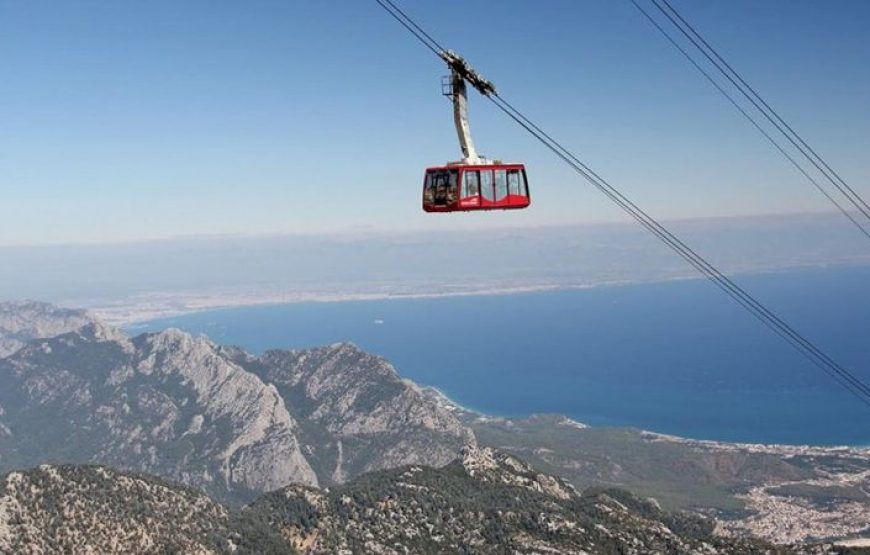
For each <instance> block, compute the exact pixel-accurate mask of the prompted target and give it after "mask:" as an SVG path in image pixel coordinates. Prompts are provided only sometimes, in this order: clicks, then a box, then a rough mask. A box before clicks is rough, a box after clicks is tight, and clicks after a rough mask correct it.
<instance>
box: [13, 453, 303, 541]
mask: <svg viewBox="0 0 870 555" xmlns="http://www.w3.org/2000/svg"><path fill="white" fill-rule="evenodd" d="M217 552H222V553H229V552H236V553H275V554H278V553H288V554H289V553H292V550H291V549H290V548H289V546H288V545H287V544H286V543H285V542H284V541H282V540H281V538H280V536H279V535H278V534H277V533H276V532H274V531H272V530H270V529H269V528H268V527H267V526H266V525H263V524H260V523H257V522H254V521H251V520H246V519H242V518H239V517H238V516H236V515H234V514H233V513H231V512H230V511H229V510H228V509H227V508H226V507H224V506H222V505H220V504H218V503H216V502H214V501H212V500H211V499H209V498H208V497H207V496H205V495H204V494H203V493H201V492H197V491H194V490H192V489H188V488H185V487H182V486H179V485H177V484H170V483H167V482H165V481H163V480H160V479H158V478H154V477H150V476H146V475H139V474H129V473H121V472H118V471H117V470H113V469H111V468H105V467H97V466H74V465H61V466H49V465H43V466H40V467H39V468H35V469H32V470H28V471H25V472H11V473H9V474H8V475H6V476H5V477H4V478H3V479H2V481H0V553H107V554H108V553H217Z"/></svg>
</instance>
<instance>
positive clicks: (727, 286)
mask: <svg viewBox="0 0 870 555" xmlns="http://www.w3.org/2000/svg"><path fill="white" fill-rule="evenodd" d="M376 1H377V2H378V4H380V5H381V7H383V8H384V9H385V10H387V11H389V12H390V14H391V15H392V16H393V17H395V18H396V19H399V15H400V16H401V17H402V18H404V19H405V20H406V22H402V21H401V20H400V23H402V24H403V26H404V27H405V28H406V29H408V30H409V31H410V32H411V33H412V34H413V35H414V36H415V37H417V38H418V39H419V40H421V42H424V44H426V46H427V47H429V48H430V50H432V47H431V45H430V44H429V43H426V42H425V41H424V40H423V39H422V38H421V36H424V37H428V38H429V40H430V41H431V44H434V45H437V43H436V42H435V41H434V40H433V39H431V37H429V35H428V34H426V33H425V32H424V31H423V30H422V29H421V28H420V27H419V26H418V25H417V24H416V23H414V22H413V20H411V18H410V17H409V16H408V15H407V14H405V13H404V12H402V11H401V10H398V8H396V11H397V12H398V14H399V15H396V13H394V12H393V11H390V10H389V9H387V7H386V6H385V5H384V2H387V3H389V4H390V5H391V6H393V7H395V5H394V4H393V3H392V2H391V1H390V0H376ZM412 29H416V30H417V32H414V30H412ZM436 55H438V56H439V57H440V53H439V52H436ZM486 97H487V98H489V99H490V100H491V101H492V102H493V104H495V105H496V107H498V108H499V109H500V110H501V111H502V112H504V113H505V114H506V115H507V116H508V117H510V118H511V119H513V120H514V121H515V122H516V123H517V124H519V125H520V126H521V127H522V128H523V129H525V130H526V131H527V132H528V133H529V134H531V135H532V136H533V137H534V138H535V139H537V140H538V141H539V142H541V143H542V144H543V145H544V146H546V147H547V148H548V149H549V150H551V151H552V152H553V153H554V154H555V155H556V156H557V157H558V158H560V159H561V160H562V161H563V162H565V163H566V164H567V165H568V166H569V167H571V168H572V169H574V170H575V171H576V172H577V173H579V174H580V175H581V176H582V177H584V178H585V179H586V180H587V181H589V183H590V184H592V185H593V186H594V187H595V188H596V189H598V190H599V191H600V192H601V193H603V194H604V195H605V196H606V197H607V198H609V199H610V200H611V201H613V202H614V203H615V204H616V205H617V206H619V207H620V208H621V209H622V210H624V211H625V212H626V213H627V214H629V215H630V216H631V217H632V218H634V219H635V220H636V221H637V222H638V223H640V224H641V225H642V226H643V227H644V228H646V229H647V230H648V231H650V232H651V233H652V234H653V235H655V236H656V237H657V238H658V239H659V240H661V241H662V242H663V243H664V244H665V245H667V246H668V247H670V248H671V249H672V250H673V251H674V252H676V253H677V254H678V255H680V257H682V258H683V259H684V260H686V262H688V263H689V264H690V265H691V266H692V267H694V268H695V269H696V270H698V272H700V273H701V274H702V275H704V276H705V277H707V278H708V279H710V280H711V281H712V282H713V283H714V284H715V285H716V286H717V287H719V288H720V289H721V290H722V291H724V292H725V293H726V294H728V295H729V296H730V297H731V298H732V299H733V300H734V301H736V302H737V303H738V304H739V305H741V306H742V307H743V308H745V309H746V310H747V311H748V312H749V313H750V314H752V315H753V316H754V317H755V318H757V319H758V320H759V321H761V323H763V324H764V325H765V326H766V327H768V328H769V329H771V330H772V331H773V332H775V333H776V334H777V335H779V336H780V337H781V338H782V339H784V340H785V341H786V342H787V343H789V344H790V345H792V347H794V348H795V349H796V350H797V351H798V352H800V353H801V354H802V355H804V356H805V357H806V358H807V359H808V360H810V362H812V363H813V364H814V365H815V366H817V367H818V368H820V369H821V370H823V371H824V372H825V373H827V374H828V375H829V376H831V377H832V378H833V379H834V380H835V381H837V382H838V383H839V384H840V385H842V386H843V387H844V388H846V389H847V390H848V391H849V392H851V393H852V394H853V395H855V396H856V397H857V398H858V399H859V400H861V401H862V402H863V403H864V404H866V405H867V406H868V407H870V387H868V386H867V385H866V384H865V383H863V382H862V381H861V380H860V379H859V378H858V377H856V376H855V375H853V374H852V373H851V372H849V371H848V370H847V369H845V368H843V367H842V366H840V365H839V364H838V363H837V362H835V361H834V360H833V359H831V358H830V357H829V356H828V355H827V354H826V353H824V351H822V350H821V349H819V348H818V347H817V346H816V345H815V344H813V343H812V342H810V341H809V340H808V339H806V338H805V337H803V336H802V335H800V334H799V333H798V332H797V331H796V330H794V329H793V328H792V327H791V326H789V325H788V324H787V323H786V322H785V321H784V320H782V319H781V318H780V317H779V316H777V315H776V314H774V313H773V312H772V311H770V310H769V309H768V308H767V307H765V306H764V305H762V304H761V303H760V302H759V301H758V300H756V299H755V298H754V297H752V296H751V295H750V294H749V293H747V292H746V291H745V290H744V289H742V288H741V287H740V286H738V285H737V284H736V283H734V282H733V281H732V280H731V279H729V278H728V277H727V276H725V275H724V274H723V273H722V272H721V271H719V270H718V269H717V268H716V267H715V266H713V265H712V264H710V263H709V262H707V260H705V259H704V258H703V257H702V256H701V255H699V254H698V253H697V252H695V251H694V250H692V249H691V248H690V247H688V246H687V245H686V244H685V243H683V242H682V241H681V240H680V239H678V238H677V237H676V236H675V235H674V234H673V233H671V232H670V231H669V230H668V229H667V228H665V227H664V226H663V225H662V224H661V223H659V222H658V221H657V220H656V219H655V218H653V217H652V216H650V215H649V214H647V213H646V212H644V211H643V210H641V209H640V208H639V207H638V206H637V205H636V204H634V203H633V202H632V201H630V200H629V199H628V198H627V197H625V196H624V195H623V194H622V193H620V192H619V190H617V189H616V188H615V187H613V186H612V185H610V184H609V183H608V182H607V181H606V180H604V179H603V178H602V177H601V176H600V175H598V174H597V173H595V172H594V171H593V170H592V169H591V168H589V166H587V165H586V164H584V163H583V162H582V161H581V160H580V159H579V158H578V157H577V156H575V155H574V154H572V153H571V152H570V151H569V150H568V149H566V148H565V147H564V146H562V144H561V143H559V142H558V141H556V140H555V139H553V138H552V137H551V136H550V135H548V134H547V133H546V132H544V131H543V130H542V129H541V128H540V127H539V126H538V125H536V124H535V123H534V122H533V121H532V120H530V119H529V118H528V117H526V116H525V115H524V114H523V113H522V112H520V111H519V110H517V109H516V108H514V107H513V106H512V105H511V104H510V103H508V102H507V101H506V100H505V99H504V98H503V97H502V96H501V95H499V94H492V95H486Z"/></svg>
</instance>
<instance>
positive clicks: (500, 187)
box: [495, 170, 511, 201]
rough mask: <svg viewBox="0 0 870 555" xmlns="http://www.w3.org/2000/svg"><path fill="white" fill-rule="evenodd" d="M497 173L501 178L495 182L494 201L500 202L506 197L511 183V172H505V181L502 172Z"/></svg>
mask: <svg viewBox="0 0 870 555" xmlns="http://www.w3.org/2000/svg"><path fill="white" fill-rule="evenodd" d="M499 173H501V176H502V178H501V179H498V178H496V180H495V200H496V201H500V200H504V199H505V197H506V196H507V195H508V187H509V186H510V181H511V170H508V172H507V179H505V178H504V172H503V171H501V172H499Z"/></svg>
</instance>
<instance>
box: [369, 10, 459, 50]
mask: <svg viewBox="0 0 870 555" xmlns="http://www.w3.org/2000/svg"><path fill="white" fill-rule="evenodd" d="M375 2H377V3H378V4H380V6H381V7H382V8H383V9H384V10H385V11H386V12H387V13H388V14H390V15H391V16H393V18H395V20H396V21H398V22H399V23H401V24H402V26H403V27H404V28H405V29H407V30H408V32H410V33H411V34H412V35H414V36H415V37H416V38H417V40H419V41H420V42H422V43H423V46H425V47H426V48H428V49H429V50H431V51H432V52H434V53H435V55H436V56H438V57H439V58H440V57H441V52H443V51H444V50H445V49H444V48H443V47H442V46H441V45H440V44H438V42H437V41H436V40H435V39H433V38H432V37H431V36H430V35H429V33H427V32H426V31H424V30H423V29H422V28H421V27H420V26H419V25H417V24H416V23H415V22H414V20H413V19H411V18H410V17H408V15H407V14H406V13H405V12H403V11H402V10H401V8H399V7H398V6H396V5H395V4H393V2H391V0H375Z"/></svg>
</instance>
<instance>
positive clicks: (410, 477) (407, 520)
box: [0, 447, 829, 555]
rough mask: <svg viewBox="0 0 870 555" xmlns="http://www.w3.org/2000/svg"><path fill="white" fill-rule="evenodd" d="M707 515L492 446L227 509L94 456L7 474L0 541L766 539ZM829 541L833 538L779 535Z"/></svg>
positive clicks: (372, 543)
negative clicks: (540, 468) (582, 488)
mask: <svg viewBox="0 0 870 555" xmlns="http://www.w3.org/2000/svg"><path fill="white" fill-rule="evenodd" d="M712 530H713V524H712V522H711V521H710V520H708V519H704V518H702V517H697V516H691V515H681V514H672V513H667V512H664V511H662V510H661V509H659V508H658V507H657V505H656V504H655V503H653V502H650V501H644V500H642V499H639V498H636V497H634V496H632V495H630V494H628V493H626V492H624V491H618V490H594V491H587V492H585V493H582V494H581V493H579V492H578V491H577V490H576V489H575V488H574V487H573V486H571V485H570V484H568V483H567V482H565V481H563V480H560V479H558V478H555V477H553V476H548V475H545V474H542V473H539V472H537V471H535V470H534V469H533V468H532V467H530V466H528V465H526V464H525V463H523V462H522V461H520V460H518V459H516V458H514V457H512V456H510V455H506V454H504V453H499V452H497V451H493V450H491V449H486V448H483V449H481V448H474V447H470V448H466V449H464V450H463V453H462V456H461V458H459V459H457V460H455V461H454V462H452V463H451V464H449V465H447V466H444V467H442V468H437V469H436V468H432V467H423V466H416V465H411V466H405V467H401V468H398V469H393V470H384V471H377V472H373V473H368V474H365V475H363V476H360V477H358V478H356V479H354V480H352V481H350V482H348V483H346V484H343V485H341V486H337V487H335V488H332V489H330V490H320V489H317V488H312V487H309V486H304V485H292V486H287V487H285V488H282V489H280V490H278V491H275V492H273V493H270V494H267V495H264V496H262V497H260V498H259V499H257V500H256V501H255V502H254V503H252V504H250V505H248V506H247V507H244V508H242V509H231V508H227V507H225V506H223V505H220V504H218V503H215V502H214V501H212V500H210V499H209V498H208V497H206V496H205V495H203V494H202V493H199V492H197V491H194V490H192V489H188V488H186V487H183V486H179V485H175V484H171V483H167V482H165V481H163V480H160V479H156V478H152V477H149V476H145V475H141V474H130V473H124V472H118V471H116V470H113V469H110V468H105V467H100V466H75V465H62V466H50V465H42V466H40V467H38V468H35V469H32V470H28V471H15V472H11V473H9V474H7V475H6V476H3V477H2V478H0V552H20V551H29V552H37V551H39V552H65V551H66V552H71V551H77V552H98V553H129V552H137V553H164V552H186V553H275V554H280V553H294V552H299V553H306V554H333V553H342V554H350V553H379V554H385V555H386V554H390V555H392V554H400V553H480V554H487V553H517V554H522V553H576V554H580V553H627V554H641V553H652V552H657V553H705V554H710V555H712V554H717V553H737V552H739V553H770V552H771V551H772V546H771V545H769V544H765V543H764V542H760V541H756V540H751V539H739V538H720V537H716V536H714V535H713V534H712ZM776 552H777V553H783V554H787V553H792V552H795V553H825V552H829V546H802V547H796V548H788V547H779V548H777V549H776Z"/></svg>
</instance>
